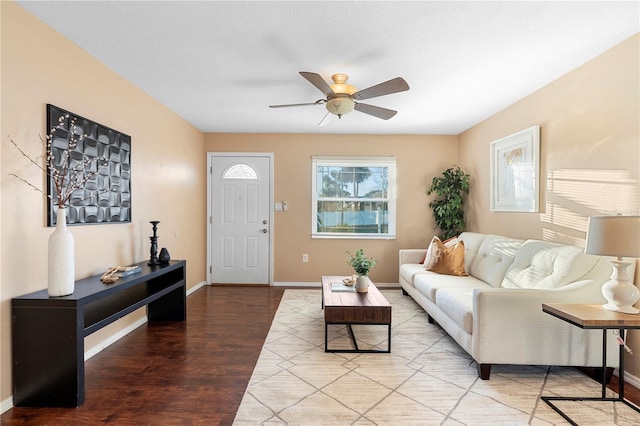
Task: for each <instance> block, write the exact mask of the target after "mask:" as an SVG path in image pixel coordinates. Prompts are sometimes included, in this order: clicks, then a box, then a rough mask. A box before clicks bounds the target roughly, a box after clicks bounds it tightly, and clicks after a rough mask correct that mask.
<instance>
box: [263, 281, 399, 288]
mask: <svg viewBox="0 0 640 426" xmlns="http://www.w3.org/2000/svg"><path fill="white" fill-rule="evenodd" d="M375 284H376V287H380V288H400V284H399V283H375ZM271 286H272V287H309V288H320V282H319V281H312V282H292V281H274V282H273V284H272V285H271Z"/></svg>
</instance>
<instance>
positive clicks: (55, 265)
mask: <svg viewBox="0 0 640 426" xmlns="http://www.w3.org/2000/svg"><path fill="white" fill-rule="evenodd" d="M74 255H75V254H74V244H73V235H71V232H69V230H68V229H67V211H66V209H58V212H57V216H56V229H55V231H53V233H52V234H51V235H50V236H49V253H48V258H49V259H48V265H49V268H48V278H47V279H48V283H47V290H48V292H49V296H51V297H60V296H68V295H69V294H71V293H73V290H74V287H75V261H74V260H75V259H74Z"/></svg>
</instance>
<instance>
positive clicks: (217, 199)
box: [207, 153, 273, 284]
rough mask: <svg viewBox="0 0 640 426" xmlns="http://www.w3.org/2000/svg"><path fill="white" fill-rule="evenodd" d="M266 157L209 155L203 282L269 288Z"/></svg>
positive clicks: (268, 166)
mask: <svg viewBox="0 0 640 426" xmlns="http://www.w3.org/2000/svg"><path fill="white" fill-rule="evenodd" d="M272 158H273V157H272V155H271V154H247V155H243V154H233V155H230V154H219V153H209V166H210V168H209V171H210V185H209V189H210V193H209V194H210V196H209V197H208V198H209V202H210V206H209V211H210V217H209V222H210V225H211V226H210V227H209V229H210V233H209V236H208V239H209V242H208V247H209V248H210V249H209V261H208V262H207V263H208V264H209V282H210V283H212V284H269V283H270V267H271V229H272V228H271V211H272V209H271V203H272V197H271V181H272V179H271V168H272Z"/></svg>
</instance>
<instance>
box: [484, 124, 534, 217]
mask: <svg viewBox="0 0 640 426" xmlns="http://www.w3.org/2000/svg"><path fill="white" fill-rule="evenodd" d="M539 174H540V126H532V127H529V128H528V129H524V130H521V131H519V132H516V133H514V134H512V135H509V136H506V137H504V138H501V139H498V140H496V141H493V142H491V210H492V211H503V212H538V211H539V209H540V206H539V204H540V178H539Z"/></svg>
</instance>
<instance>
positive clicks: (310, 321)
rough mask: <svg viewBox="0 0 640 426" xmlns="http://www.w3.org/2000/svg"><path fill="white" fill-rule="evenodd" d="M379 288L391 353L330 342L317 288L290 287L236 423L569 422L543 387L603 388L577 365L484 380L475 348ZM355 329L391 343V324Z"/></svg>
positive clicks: (337, 332)
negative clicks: (388, 319) (386, 306)
mask: <svg viewBox="0 0 640 426" xmlns="http://www.w3.org/2000/svg"><path fill="white" fill-rule="evenodd" d="M383 293H384V295H385V297H386V298H387V300H388V301H389V302H390V303H391V305H392V307H393V308H392V314H393V318H392V338H391V353H389V354H370V353H366V354H353V353H325V352H324V322H323V311H322V309H321V296H320V290H315V289H313V290H286V292H285V294H284V296H283V298H282V302H281V303H280V306H279V308H278V311H277V313H276V316H275V318H274V321H273V324H272V326H271V329H270V331H269V334H268V336H267V339H266V341H265V344H264V347H263V349H262V352H261V354H260V357H259V359H258V362H257V364H256V368H255V370H254V372H253V375H252V377H251V380H250V382H249V385H248V387H247V390H246V392H245V395H244V398H243V399H242V403H241V404H240V407H239V409H238V412H237V414H236V418H235V422H234V424H235V425H312V424H317V425H479V424H482V425H496V424H502V425H527V424H531V425H556V424H568V423H567V422H566V421H565V420H564V419H562V417H560V415H558V414H557V413H556V412H555V411H553V410H552V409H551V408H550V407H549V406H547V404H545V403H544V402H543V401H542V400H541V399H540V397H541V396H593V397H599V396H600V392H601V387H600V385H599V384H598V383H597V382H595V381H593V380H591V379H589V378H588V377H586V376H584V375H583V374H581V373H580V372H578V371H576V370H575V369H573V368H560V367H552V368H549V367H544V366H501V365H495V366H494V367H493V370H492V373H491V380H488V381H484V380H480V379H479V378H478V376H477V372H476V366H475V364H474V363H473V361H472V359H471V358H470V357H469V355H468V354H467V353H466V352H464V351H463V350H462V349H461V348H460V347H459V346H458V345H457V344H456V343H455V342H454V341H453V340H452V339H451V338H450V337H449V336H448V335H446V333H444V332H443V331H442V330H441V329H440V328H439V327H438V326H437V325H435V324H429V323H428V321H427V317H426V315H425V313H424V311H423V310H422V308H420V307H419V306H418V305H417V304H416V303H415V302H414V301H413V300H412V299H411V298H410V297H409V296H403V295H402V293H401V291H400V290H384V291H383ZM354 332H355V335H356V337H357V338H358V344H359V346H360V345H362V346H367V345H368V346H369V347H375V348H380V349H384V348H386V344H387V342H386V338H387V329H386V327H385V326H368V327H362V326H360V327H356V326H354ZM329 335H330V342H329V343H330V344H329V347H330V348H334V347H339V348H349V346H350V341H349V339H348V335H347V332H346V327H344V326H331V327H330V334H329ZM558 344H562V342H558ZM608 392H609V393H608V394H607V396H610V397H615V396H616V395H615V394H614V393H612V392H610V391H608ZM557 405H558V406H559V407H560V408H561V409H562V410H564V411H565V413H567V414H568V415H569V416H571V418H573V419H574V420H575V421H576V422H577V423H578V424H580V425H613V424H617V425H638V424H640V415H639V414H638V413H636V412H635V411H633V410H631V409H630V408H629V407H627V406H626V405H624V404H621V403H612V402H558V403H557Z"/></svg>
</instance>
